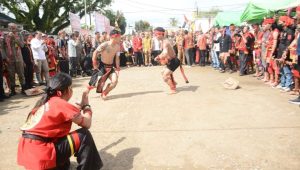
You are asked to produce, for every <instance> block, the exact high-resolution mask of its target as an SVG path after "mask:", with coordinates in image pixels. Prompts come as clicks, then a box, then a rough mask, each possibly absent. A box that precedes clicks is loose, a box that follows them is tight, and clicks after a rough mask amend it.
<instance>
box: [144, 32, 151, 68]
mask: <svg viewBox="0 0 300 170" xmlns="http://www.w3.org/2000/svg"><path fill="white" fill-rule="evenodd" d="M151 42H152V39H151V37H150V34H149V32H146V34H145V38H143V43H142V44H143V51H144V56H145V65H146V66H152V64H151V59H150V58H151V49H152V47H151V45H152V43H151Z"/></svg>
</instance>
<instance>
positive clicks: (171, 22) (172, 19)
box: [169, 18, 178, 27]
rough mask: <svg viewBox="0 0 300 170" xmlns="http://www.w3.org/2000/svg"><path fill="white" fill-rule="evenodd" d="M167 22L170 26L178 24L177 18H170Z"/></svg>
mask: <svg viewBox="0 0 300 170" xmlns="http://www.w3.org/2000/svg"><path fill="white" fill-rule="evenodd" d="M169 24H170V26H171V27H177V26H178V20H177V19H176V18H170V19H169Z"/></svg>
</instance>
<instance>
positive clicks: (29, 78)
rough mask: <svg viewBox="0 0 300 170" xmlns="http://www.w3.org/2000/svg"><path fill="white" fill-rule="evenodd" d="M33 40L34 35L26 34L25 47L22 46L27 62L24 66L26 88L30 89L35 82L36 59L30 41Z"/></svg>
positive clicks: (24, 59)
mask: <svg viewBox="0 0 300 170" xmlns="http://www.w3.org/2000/svg"><path fill="white" fill-rule="evenodd" d="M31 40H32V35H31V34H29V35H25V36H24V47H22V49H21V50H22V56H23V61H24V63H25V65H26V66H25V68H24V76H25V88H26V89H30V88H32V85H33V84H32V83H33V71H34V70H33V67H34V61H33V56H32V51H31V47H30V42H31Z"/></svg>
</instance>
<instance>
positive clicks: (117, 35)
mask: <svg viewBox="0 0 300 170" xmlns="http://www.w3.org/2000/svg"><path fill="white" fill-rule="evenodd" d="M110 37H111V38H117V37H121V34H111V35H110Z"/></svg>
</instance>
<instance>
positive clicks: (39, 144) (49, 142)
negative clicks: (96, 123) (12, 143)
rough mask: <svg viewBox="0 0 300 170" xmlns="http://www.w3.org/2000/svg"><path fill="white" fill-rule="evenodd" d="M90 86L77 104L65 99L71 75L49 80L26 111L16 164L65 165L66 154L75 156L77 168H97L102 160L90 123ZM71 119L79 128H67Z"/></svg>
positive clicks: (37, 169) (37, 167)
mask: <svg viewBox="0 0 300 170" xmlns="http://www.w3.org/2000/svg"><path fill="white" fill-rule="evenodd" d="M89 90H90V89H87V90H86V91H84V92H83V94H82V101H81V103H79V104H77V105H72V104H70V103H68V100H69V99H70V98H71V97H72V95H73V90H72V79H71V77H70V76H69V75H68V74H65V73H58V74H56V75H55V76H54V77H53V78H52V79H51V81H50V83H49V87H48V88H47V93H46V94H45V95H44V96H43V97H42V98H41V100H39V101H38V102H37V103H36V105H35V107H34V108H33V109H32V111H31V112H30V113H29V115H28V117H27V120H26V122H25V124H24V125H23V126H22V127H21V130H22V131H23V133H22V137H21V138H20V141H19V146H18V164H19V165H22V166H24V167H25V168H26V169H32V170H40V169H59V170H64V169H68V168H69V166H70V160H69V158H70V157H71V156H72V155H73V154H74V155H75V157H77V162H78V167H77V169H84V170H96V169H100V168H101V167H102V165H103V164H102V161H101V158H100V155H99V153H98V150H97V148H96V145H95V143H94V140H93V137H92V135H91V133H90V132H89V130H88V128H90V127H91V121H92V110H91V106H90V105H89V100H88V94H89ZM72 122H74V123H76V124H77V125H79V126H81V127H82V128H80V129H78V130H76V131H73V132H70V129H71V126H72Z"/></svg>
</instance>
